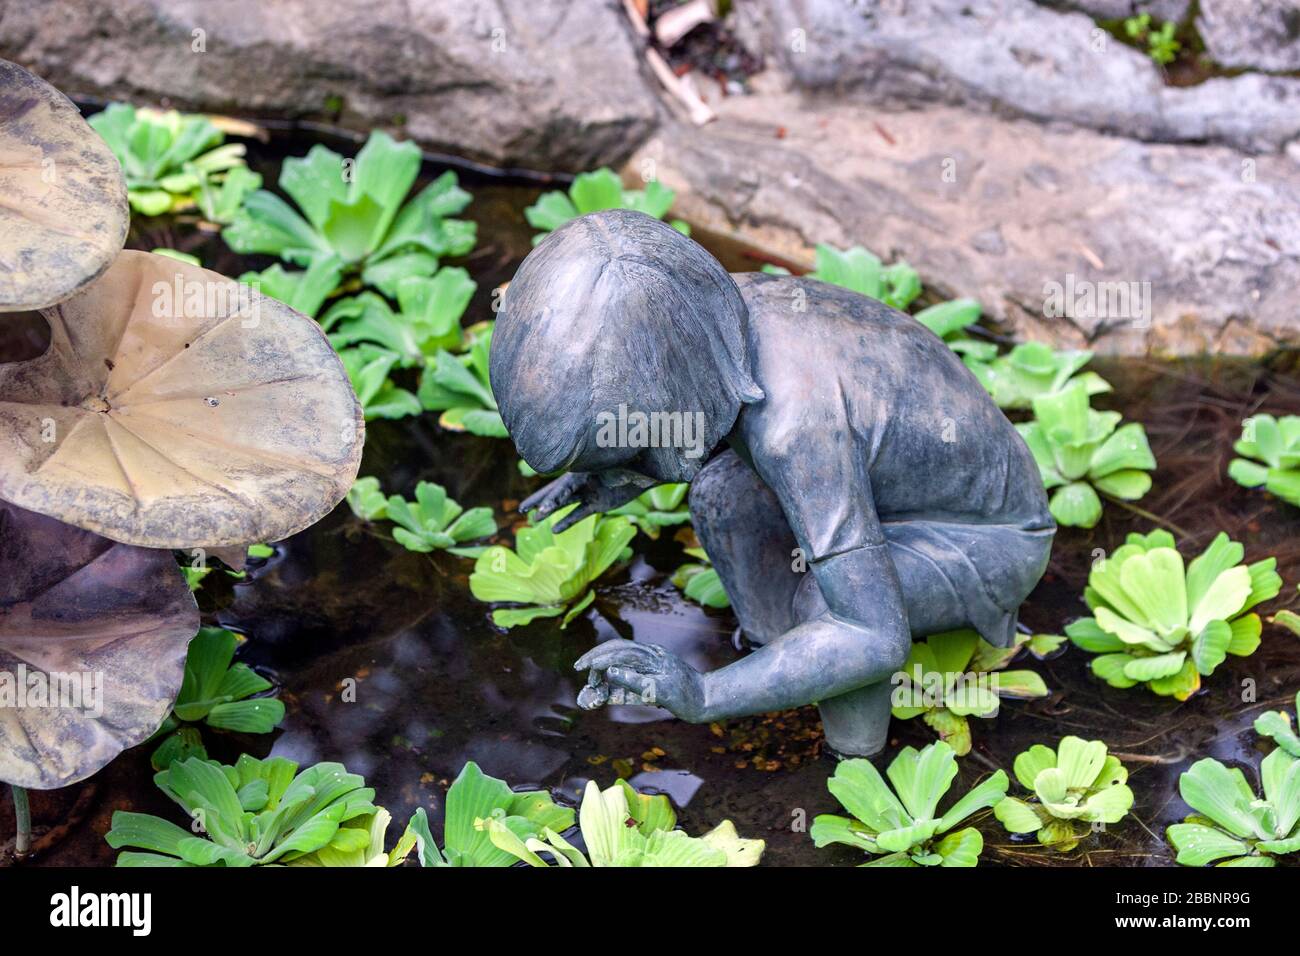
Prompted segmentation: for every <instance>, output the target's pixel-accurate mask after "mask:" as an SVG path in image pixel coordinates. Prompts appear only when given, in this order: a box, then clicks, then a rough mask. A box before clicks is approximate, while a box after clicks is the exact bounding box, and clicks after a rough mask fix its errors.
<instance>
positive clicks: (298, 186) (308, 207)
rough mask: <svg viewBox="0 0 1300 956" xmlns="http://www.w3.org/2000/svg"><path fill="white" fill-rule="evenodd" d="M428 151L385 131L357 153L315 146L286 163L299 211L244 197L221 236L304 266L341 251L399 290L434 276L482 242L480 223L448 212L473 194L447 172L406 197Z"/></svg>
mask: <svg viewBox="0 0 1300 956" xmlns="http://www.w3.org/2000/svg"><path fill="white" fill-rule="evenodd" d="M420 161H421V156H420V150H419V148H418V147H417V146H416V145H415V144H414V143H411V142H409V141H408V142H403V143H398V142H396V141H394V140H393V138H392V137H391V136H389V135H388V134H387V133H384V132H380V131H376V132H374V133H371V134H370V138H369V139H368V140H366V144H365V145H364V146H362V147H361V149H360V151H359V152H358V153H357V155H356V158H355V159H344V157H342V156H340V155H339V154H338V153H336V152H334V151H333V150H331V149H328V148H326V147H325V146H322V145H319V144H317V145H316V146H313V147H312V148H311V150H310V151H309V152H308V153H307V155H306V156H305V157H302V158H301V159H298V158H293V159H286V160H285V161H284V166H283V168H282V170H281V172H280V181H279V186H280V188H281V189H283V190H284V191H285V193H287V194H288V195H289V197H290V198H291V199H292V200H293V201H294V202H295V203H296V204H297V206H298V208H297V209H295V208H294V207H293V206H291V205H290V204H289V203H287V202H285V201H284V200H283V199H281V198H280V197H279V196H277V195H276V194H275V193H272V192H270V191H268V190H265V189H259V190H257V191H256V192H254V193H252V194H251V195H249V196H248V197H246V198H245V200H244V204H243V206H242V207H241V208H240V210H239V212H238V213H236V215H235V217H234V221H233V222H232V223H231V224H230V225H229V226H227V227H226V229H225V231H224V232H223V235H224V237H225V240H226V243H227V244H228V245H229V246H230V248H231V249H233V250H235V251H236V252H241V253H245V254H248V253H265V254H268V255H273V256H278V257H279V258H280V259H282V260H284V261H285V262H289V263H292V264H294V265H297V266H301V267H306V266H308V265H310V264H311V263H312V261H314V260H315V259H317V258H319V257H321V256H331V255H335V256H338V258H339V259H340V260H341V261H342V263H343V267H344V270H345V272H347V273H348V274H353V273H360V275H361V281H362V282H363V283H364V284H365V285H368V286H373V287H375V288H377V289H379V290H380V291H381V292H383V293H384V294H385V295H389V296H394V295H396V293H397V285H398V283H399V282H400V281H401V280H402V279H404V278H406V277H407V276H431V275H433V273H434V270H435V269H436V268H437V266H438V262H439V260H441V259H443V258H446V257H449V256H460V255H464V254H465V253H467V252H469V250H470V249H472V248H473V247H474V241H475V225H474V223H472V222H465V221H462V220H458V219H452V218H449V217H451V216H454V215H455V214H456V213H458V212H460V211H461V210H463V209H464V208H465V206H466V205H467V204H468V203H469V201H470V195H469V193H467V192H465V191H464V190H463V189H461V188H460V187H459V186H458V185H457V183H456V174H455V173H451V172H448V173H444V174H443V175H442V176H439V177H438V178H437V179H435V180H434V181H433V182H432V183H430V184H429V185H428V186H426V187H425V188H424V189H423V190H422V191H421V192H420V193H419V194H418V195H417V196H416V197H415V198H414V199H412V200H410V201H409V202H405V203H404V200H405V199H406V195H407V193H408V192H409V191H410V189H411V187H412V186H414V185H415V181H416V178H417V177H418V176H419V173H420Z"/></svg>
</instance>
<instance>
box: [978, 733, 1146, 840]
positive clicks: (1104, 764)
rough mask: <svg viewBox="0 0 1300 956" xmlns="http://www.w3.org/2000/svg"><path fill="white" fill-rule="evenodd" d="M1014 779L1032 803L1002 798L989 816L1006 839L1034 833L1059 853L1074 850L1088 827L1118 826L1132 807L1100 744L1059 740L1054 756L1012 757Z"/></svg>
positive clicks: (1034, 751)
mask: <svg viewBox="0 0 1300 956" xmlns="http://www.w3.org/2000/svg"><path fill="white" fill-rule="evenodd" d="M1014 770H1015V775H1016V779H1017V780H1018V781H1020V785H1021V786H1022V787H1024V788H1025V789H1026V790H1028V791H1029V792H1030V793H1031V794H1033V796H1032V797H1030V798H1029V799H1027V800H1021V799H1018V798H1016V797H1007V798H1006V799H1005V800H1002V801H1001V802H999V803H998V805H997V806H995V807H994V808H993V815H994V816H995V817H997V818H998V820H999V821H1001V823H1002V825H1003V826H1004V827H1006V828H1007V830H1009V831H1010V832H1011V833H1034V832H1035V831H1037V833H1038V842H1039V843H1041V844H1042V845H1043V846H1049V847H1052V848H1053V849H1055V850H1059V851H1061V852H1063V853H1064V852H1068V851H1070V850H1073V849H1074V848H1075V847H1076V846H1078V844H1079V841H1080V840H1081V839H1083V838H1084V837H1085V836H1087V834H1088V832H1089V831H1090V830H1091V829H1092V827H1093V826H1095V825H1098V824H1109V823H1118V822H1119V821H1120V820H1122V819H1124V817H1125V815H1127V813H1128V812H1129V810H1130V809H1131V808H1132V806H1133V791H1132V790H1130V789H1129V788H1128V785H1127V780H1128V771H1127V770H1126V769H1125V768H1124V765H1123V764H1122V763H1120V761H1119V759H1118V758H1117V757H1115V756H1113V755H1111V754H1108V753H1107V752H1106V745H1105V744H1104V743H1102V742H1101V741H1100V740H1083V739H1081V738H1079V737H1063V738H1062V739H1061V742H1060V744H1059V745H1058V746H1057V749H1056V750H1053V749H1052V748H1051V747H1048V746H1046V745H1044V744H1034V745H1033V746H1032V747H1030V748H1029V749H1028V750H1026V751H1025V752H1024V753H1022V754H1020V755H1019V756H1018V757H1016V762H1015V767H1014Z"/></svg>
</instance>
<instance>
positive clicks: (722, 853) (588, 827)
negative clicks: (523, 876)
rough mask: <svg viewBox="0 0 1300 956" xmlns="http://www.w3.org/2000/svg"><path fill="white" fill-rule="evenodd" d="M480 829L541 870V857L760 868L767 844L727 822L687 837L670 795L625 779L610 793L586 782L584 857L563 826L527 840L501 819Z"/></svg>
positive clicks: (564, 863) (572, 862)
mask: <svg viewBox="0 0 1300 956" xmlns="http://www.w3.org/2000/svg"><path fill="white" fill-rule="evenodd" d="M479 825H480V827H481V828H482V829H485V830H486V831H487V833H488V835H489V836H490V838H491V840H492V843H493V845H494V846H496V847H497V848H498V849H501V850H503V851H505V852H507V853H509V854H510V855H511V856H512V857H515V858H518V859H520V860H523V861H524V862H525V863H527V864H529V865H530V866H539V867H545V866H548V865H550V864H548V863H547V861H546V859H545V858H544V857H543V856H542V854H546V856H549V857H550V858H551V859H552V860H553V861H554V864H555V865H556V866H561V867H574V866H576V867H589V866H592V867H604V866H620V867H636V866H672V867H679V866H689V867H697V866H700V867H703V866H715V867H718V866H757V865H758V862H759V860H761V859H762V857H763V850H764V848H765V846H766V844H765V843H764V842H763V841H762V840H745V839H741V837H740V836H739V834H737V833H736V828H735V826H734V825H733V824H732V823H731V821H729V820H724V821H723V822H722V823H720V824H718V826H716V827H714V828H713V829H712V830H710V831H709V832H708V833H706V834H704V836H702V837H692V836H687V835H686V833H684V832H683V831H681V830H676V829H674V827H675V826H676V825H677V815H676V814H675V813H674V812H673V808H672V804H671V803H669V802H668V798H667V797H666V796H663V795H658V796H651V795H649V794H643V793H637V792H636V791H635V790H633V789H632V787H631V786H630V785H629V784H628V783H627V782H626V781H624V780H619V781H618V783H616V784H614V786H612V787H610V788H608V789H607V790H601V789H600V787H598V786H597V785H596V782H595V781H594V780H589V781H588V782H587V788H586V790H585V791H584V792H583V795H582V806H581V807H580V808H579V810H578V825H579V828H580V829H581V831H582V839H583V842H584V843H585V844H586V847H587V853H586V854H585V855H584V854H583V852H582V851H581V850H579V849H578V848H577V847H575V846H574V845H573V844H572V843H570V842H569V841H568V840H566V839H565V838H564V837H563V836H562V835H561V834H560V833H559V832H558V831H559V830H560V829H562V828H558V827H545V828H543V829H542V830H541V831H540V832H539V833H537V834H536V835H532V836H524V835H521V834H520V833H518V832H516V830H515V829H514V828H512V827H510V826H509V824H508V820H506V819H503V818H502V817H501V816H500V815H498V816H494V817H487V818H485V819H483V820H481V821H480V824H479Z"/></svg>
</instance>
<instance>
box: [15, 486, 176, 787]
mask: <svg viewBox="0 0 1300 956" xmlns="http://www.w3.org/2000/svg"><path fill="white" fill-rule="evenodd" d="M198 628H199V610H198V607H197V605H195V603H194V596H193V595H192V594H191V593H190V590H189V588H188V587H186V586H185V579H184V578H183V577H182V576H181V573H180V570H179V569H178V568H177V566H176V560H175V558H173V557H172V555H171V553H170V552H167V551H154V550H149V549H146V548H134V547H131V546H129V545H125V544H117V543H115V542H113V541H109V540H108V539H107V538H102V537H100V536H99V535H96V534H92V533H90V532H89V531H82V530H80V529H78V528H74V527H72V526H71V525H66V524H63V523H62V522H60V521H55V520H54V519H53V518H47V517H45V516H44V515H38V514H35V513H33V512H30V511H24V510H23V509H21V508H18V507H15V506H13V505H8V504H4V503H3V502H0V780H3V781H5V782H6V783H12V784H15V785H17V786H20V787H30V788H34V789H40V790H49V789H53V788H55V787H64V786H67V785H68V784H70V783H75V782H76V781H78V780H82V779H85V778H86V777H89V776H90V775H91V774H93V773H95V772H96V771H98V770H99V769H100V768H101V767H103V766H104V765H105V764H107V763H108V762H109V761H110V760H112V759H113V758H114V757H116V756H117V755H118V754H119V753H121V752H122V751H123V750H125V749H126V748H128V747H134V746H135V745H136V744H138V743H141V742H142V741H144V740H146V739H148V737H149V736H150V735H151V734H152V733H153V732H154V731H155V730H157V729H158V725H159V724H161V723H162V721H163V718H165V717H166V716H167V713H168V711H169V710H170V709H171V706H172V702H173V701H174V700H175V699H176V695H177V693H179V691H180V687H181V679H182V676H183V674H184V670H185V652H186V648H187V647H188V646H189V642H190V639H191V638H193V637H194V634H195V633H196V632H197V631H198ZM19 683H21V684H22V685H23V689H22V690H21V691H20V690H19V688H18V685H19ZM60 685H62V686H63V687H64V688H65V691H64V693H63V694H62V695H57V694H56V693H55V692H54V689H55V688H56V687H58V686H60ZM42 687H44V688H45V691H44V693H43V696H41V694H42V692H41V688H42ZM20 693H21V697H20V696H19V694H20Z"/></svg>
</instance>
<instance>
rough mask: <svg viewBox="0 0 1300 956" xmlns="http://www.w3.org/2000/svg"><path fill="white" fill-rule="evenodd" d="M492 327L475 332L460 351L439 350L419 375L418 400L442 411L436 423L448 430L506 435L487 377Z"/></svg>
mask: <svg viewBox="0 0 1300 956" xmlns="http://www.w3.org/2000/svg"><path fill="white" fill-rule="evenodd" d="M491 349H492V331H491V329H488V330H486V331H484V332H482V333H481V334H479V335H477V336H476V337H475V339H474V343H473V344H472V345H471V346H470V347H469V351H467V352H466V353H465V354H464V355H451V354H450V353H448V352H446V351H443V350H441V349H440V350H439V351H438V353H437V354H436V355H435V356H434V358H433V361H432V362H431V363H429V364H428V365H426V366H425V369H424V373H423V374H422V375H421V376H420V388H419V392H418V396H419V401H420V404H421V405H422V406H423V407H424V409H425V410H426V411H431V412H442V414H441V415H439V416H438V424H439V425H441V426H442V427H443V428H446V429H449V430H450V431H467V432H469V433H470V434H472V435H482V436H484V437H485V438H508V437H509V434H510V433H509V432H507V431H506V426H505V424H504V423H503V422H502V421H501V413H500V412H499V411H498V410H497V400H496V397H495V396H493V394H492V382H491V380H490V379H489V378H488V355H489V353H490V351H491Z"/></svg>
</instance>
